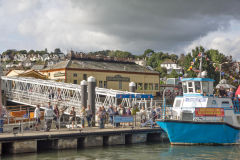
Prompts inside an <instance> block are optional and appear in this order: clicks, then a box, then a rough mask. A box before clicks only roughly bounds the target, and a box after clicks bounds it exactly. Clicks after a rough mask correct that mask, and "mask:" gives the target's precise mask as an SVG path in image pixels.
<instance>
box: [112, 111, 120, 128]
mask: <svg viewBox="0 0 240 160" xmlns="http://www.w3.org/2000/svg"><path fill="white" fill-rule="evenodd" d="M113 116H119V112H118V109H117V107H114V108H113ZM113 124H114V126H115V127H119V126H120V123H115V122H114V121H113Z"/></svg>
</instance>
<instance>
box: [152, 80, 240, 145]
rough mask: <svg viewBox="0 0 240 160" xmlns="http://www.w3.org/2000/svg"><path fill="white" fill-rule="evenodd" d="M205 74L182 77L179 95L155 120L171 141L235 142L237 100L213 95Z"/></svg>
mask: <svg viewBox="0 0 240 160" xmlns="http://www.w3.org/2000/svg"><path fill="white" fill-rule="evenodd" d="M213 82H214V80H212V79H209V78H184V79H182V87H183V96H181V97H180V96H179V97H176V98H175V100H174V103H173V107H171V109H170V108H169V109H170V110H169V109H168V110H167V113H164V117H163V119H159V120H157V121H156V123H157V124H158V125H159V126H160V127H161V128H162V129H163V130H164V131H166V133H167V134H168V137H169V140H170V142H171V144H223V145H224V144H226V145H227V144H239V142H240V108H239V101H238V100H237V99H234V100H232V99H231V98H224V97H215V96H214V95H213Z"/></svg>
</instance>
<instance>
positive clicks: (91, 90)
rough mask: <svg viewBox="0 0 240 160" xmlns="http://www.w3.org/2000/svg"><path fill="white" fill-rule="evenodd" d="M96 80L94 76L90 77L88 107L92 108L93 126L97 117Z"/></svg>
mask: <svg viewBox="0 0 240 160" xmlns="http://www.w3.org/2000/svg"><path fill="white" fill-rule="evenodd" d="M95 88H96V79H95V78H94V77H93V76H90V77H88V105H90V106H91V109H92V114H93V117H92V126H93V127H94V126H95V115H96V109H95V103H96V102H95V97H96V91H95Z"/></svg>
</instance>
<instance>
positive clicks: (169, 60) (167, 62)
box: [161, 59, 176, 64]
mask: <svg viewBox="0 0 240 160" xmlns="http://www.w3.org/2000/svg"><path fill="white" fill-rule="evenodd" d="M161 64H176V63H175V62H173V61H172V60H171V59H166V60H164V61H163V63H161Z"/></svg>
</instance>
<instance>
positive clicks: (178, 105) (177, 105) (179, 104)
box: [175, 99, 182, 107]
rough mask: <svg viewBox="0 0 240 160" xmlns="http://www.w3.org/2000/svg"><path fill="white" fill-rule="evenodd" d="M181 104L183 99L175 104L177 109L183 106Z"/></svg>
mask: <svg viewBox="0 0 240 160" xmlns="http://www.w3.org/2000/svg"><path fill="white" fill-rule="evenodd" d="M181 102H182V100H181V99H177V100H176V102H175V107H180V106H181Z"/></svg>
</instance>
